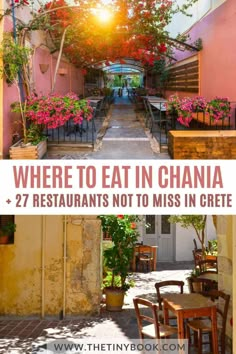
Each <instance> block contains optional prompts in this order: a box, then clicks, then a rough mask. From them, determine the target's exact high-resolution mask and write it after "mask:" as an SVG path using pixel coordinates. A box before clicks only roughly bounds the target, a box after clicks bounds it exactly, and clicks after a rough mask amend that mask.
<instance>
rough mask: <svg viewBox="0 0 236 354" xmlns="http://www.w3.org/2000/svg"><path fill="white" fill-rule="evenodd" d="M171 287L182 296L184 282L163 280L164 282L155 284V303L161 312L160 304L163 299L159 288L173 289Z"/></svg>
mask: <svg viewBox="0 0 236 354" xmlns="http://www.w3.org/2000/svg"><path fill="white" fill-rule="evenodd" d="M173 286H174V287H177V292H178V293H180V294H183V292H184V282H183V281H182V280H165V281H160V282H158V283H156V284H155V288H156V293H157V302H158V305H159V309H160V310H162V302H163V297H162V295H161V288H162V290H163V288H165V287H173ZM171 290H172V289H171ZM175 292H176V291H175Z"/></svg>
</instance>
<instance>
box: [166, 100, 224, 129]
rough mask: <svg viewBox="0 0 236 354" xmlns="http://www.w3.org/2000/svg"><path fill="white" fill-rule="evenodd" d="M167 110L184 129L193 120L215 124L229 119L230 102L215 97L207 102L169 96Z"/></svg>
mask: <svg viewBox="0 0 236 354" xmlns="http://www.w3.org/2000/svg"><path fill="white" fill-rule="evenodd" d="M167 110H168V111H169V112H170V114H171V115H174V116H175V117H177V121H178V122H179V123H180V124H182V125H183V126H185V127H188V128H189V126H190V122H191V121H192V119H193V118H195V119H196V120H198V121H200V122H202V123H204V122H206V123H208V124H210V122H211V123H212V124H217V122H219V121H224V120H225V119H228V118H230V102H229V101H228V99H227V98H221V97H216V98H214V99H213V100H211V101H209V102H208V101H207V100H206V99H205V98H204V97H201V96H194V97H184V98H182V99H180V98H179V97H178V95H171V96H170V97H169V99H168V102H167Z"/></svg>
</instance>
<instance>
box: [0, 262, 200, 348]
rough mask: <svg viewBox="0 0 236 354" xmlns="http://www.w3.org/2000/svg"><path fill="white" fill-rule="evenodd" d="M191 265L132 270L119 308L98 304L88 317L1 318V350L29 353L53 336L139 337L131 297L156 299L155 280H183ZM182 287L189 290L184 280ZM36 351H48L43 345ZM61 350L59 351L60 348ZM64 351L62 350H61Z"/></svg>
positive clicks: (126, 339) (120, 339)
mask: <svg viewBox="0 0 236 354" xmlns="http://www.w3.org/2000/svg"><path fill="white" fill-rule="evenodd" d="M192 268H193V265H192V263H175V264H172V265H170V264H168V265H166V264H164V263H163V264H158V271H156V272H151V273H134V280H135V287H134V288H131V289H130V290H129V291H128V293H127V296H126V297H125V305H124V309H123V311H122V312H108V311H106V310H105V307H104V305H103V304H101V313H100V315H99V316H95V317H87V318H66V319H64V320H61V321H60V320H59V319H55V318H51V319H47V320H39V319H32V318H31V319H30V318H28V319H7V318H0V353H4V354H28V353H30V354H32V346H34V347H39V346H43V345H44V344H45V342H47V343H48V342H52V341H54V340H61V339H63V340H66V341H68V342H69V343H71V342H72V341H73V340H76V339H79V338H80V339H81V338H84V339H86V338H88V337H90V338H91V337H93V338H94V339H96V338H97V339H101V338H104V341H105V340H106V341H107V342H109V343H110V342H112V341H113V342H114V341H115V340H117V341H118V342H119V343H130V342H131V339H135V338H138V330H137V323H136V316H135V312H134V308H133V298H134V297H135V296H141V297H144V298H147V299H150V300H153V301H155V299H156V294H155V288H154V284H155V282H157V281H161V280H170V279H179V280H184V281H185V282H186V277H187V274H188V273H189V272H190V269H192ZM185 291H186V292H187V291H188V288H187V283H186V286H185ZM35 353H49V351H46V350H45V349H44V348H43V347H42V348H41V349H40V351H36V352H35ZM61 353H62V352H61ZM63 353H64V351H63Z"/></svg>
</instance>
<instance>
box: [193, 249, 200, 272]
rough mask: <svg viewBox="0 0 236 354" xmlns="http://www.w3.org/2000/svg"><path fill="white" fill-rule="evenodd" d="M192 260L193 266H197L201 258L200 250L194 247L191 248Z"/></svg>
mask: <svg viewBox="0 0 236 354" xmlns="http://www.w3.org/2000/svg"><path fill="white" fill-rule="evenodd" d="M193 260H194V266H195V268H197V267H198V264H199V262H200V261H201V260H202V250H200V249H194V250H193Z"/></svg>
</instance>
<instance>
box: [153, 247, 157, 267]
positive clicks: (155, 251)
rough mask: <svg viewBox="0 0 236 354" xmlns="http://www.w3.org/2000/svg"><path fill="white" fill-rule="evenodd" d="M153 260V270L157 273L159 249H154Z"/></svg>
mask: <svg viewBox="0 0 236 354" xmlns="http://www.w3.org/2000/svg"><path fill="white" fill-rule="evenodd" d="M152 258H153V261H152V270H153V271H156V270H157V249H156V247H155V248H152Z"/></svg>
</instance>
